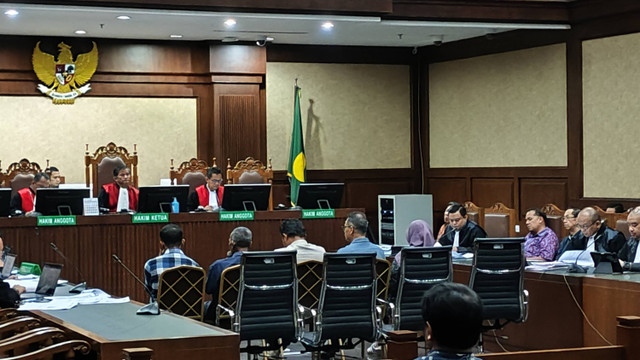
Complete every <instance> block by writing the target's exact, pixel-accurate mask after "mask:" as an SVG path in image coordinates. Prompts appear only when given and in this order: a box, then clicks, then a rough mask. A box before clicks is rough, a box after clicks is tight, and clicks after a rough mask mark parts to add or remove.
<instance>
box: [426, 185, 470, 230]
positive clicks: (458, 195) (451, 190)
mask: <svg viewBox="0 0 640 360" xmlns="http://www.w3.org/2000/svg"><path fill="white" fill-rule="evenodd" d="M426 182H427V184H426V185H427V187H426V193H427V194H432V195H433V224H432V225H433V228H434V229H439V228H440V226H442V224H443V223H444V218H443V217H444V210H445V209H446V208H447V203H449V202H450V201H457V202H459V203H460V204H463V203H464V202H465V201H467V200H468V199H469V191H468V189H467V183H468V181H467V179H466V178H428V179H427V181H426Z"/></svg>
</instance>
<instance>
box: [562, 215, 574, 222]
mask: <svg viewBox="0 0 640 360" xmlns="http://www.w3.org/2000/svg"><path fill="white" fill-rule="evenodd" d="M575 218H576V217H575V216H563V217H561V219H562V221H565V220H571V219H575Z"/></svg>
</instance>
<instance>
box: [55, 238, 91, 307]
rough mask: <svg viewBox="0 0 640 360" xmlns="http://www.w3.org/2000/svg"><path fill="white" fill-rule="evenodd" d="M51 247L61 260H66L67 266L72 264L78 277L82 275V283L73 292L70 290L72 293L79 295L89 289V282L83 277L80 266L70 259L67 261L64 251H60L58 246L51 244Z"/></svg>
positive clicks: (72, 289)
mask: <svg viewBox="0 0 640 360" xmlns="http://www.w3.org/2000/svg"><path fill="white" fill-rule="evenodd" d="M49 245H51V248H52V249H53V251H55V252H56V254H58V255H60V257H61V258H63V259H64V262H66V263H67V264H71V265H73V268H74V270H75V271H76V273H77V274H78V275H80V281H81V283H80V284H78V285H76V286H74V287H72V288H71V290H69V292H70V293H73V294H79V293H81V292H82V290H85V289H86V288H87V282H86V281H85V277H84V275H82V273H81V272H80V269H79V268H78V266H77V265H76V263H74V262H72V261H70V260H69V259H67V257H66V256H64V254H63V253H62V251H60V249H58V247H57V246H56V244H54V243H49Z"/></svg>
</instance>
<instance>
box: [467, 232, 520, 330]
mask: <svg viewBox="0 0 640 360" xmlns="http://www.w3.org/2000/svg"><path fill="white" fill-rule="evenodd" d="M523 242H524V238H487V239H476V241H475V243H474V257H473V268H472V269H471V279H470V280H469V287H470V288H471V289H473V290H474V291H475V292H476V293H477V294H478V295H479V296H480V299H481V300H482V306H483V319H484V320H487V321H489V325H488V326H485V330H491V329H499V328H502V327H504V326H505V325H506V324H507V323H509V322H514V323H520V322H524V321H526V320H527V316H528V303H529V293H528V292H527V290H525V289H524V267H525V264H526V263H525V257H524V247H523ZM501 321H503V322H501Z"/></svg>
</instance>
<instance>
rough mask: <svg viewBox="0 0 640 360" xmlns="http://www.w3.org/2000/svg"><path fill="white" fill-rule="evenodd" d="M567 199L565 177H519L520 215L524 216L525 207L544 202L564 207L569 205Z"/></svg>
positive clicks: (535, 206) (539, 204)
mask: <svg viewBox="0 0 640 360" xmlns="http://www.w3.org/2000/svg"><path fill="white" fill-rule="evenodd" d="M568 199H569V197H568V185H567V180H566V179H548V180H547V179H526V178H522V179H520V213H519V214H520V217H523V216H524V214H525V211H526V210H527V209H529V208H539V207H542V206H543V205H545V204H554V205H556V206H558V207H559V208H560V209H566V208H567V207H568V206H569V203H568V201H569V200H568Z"/></svg>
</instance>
